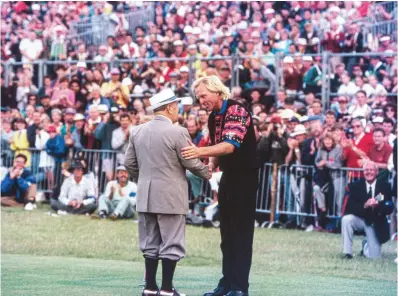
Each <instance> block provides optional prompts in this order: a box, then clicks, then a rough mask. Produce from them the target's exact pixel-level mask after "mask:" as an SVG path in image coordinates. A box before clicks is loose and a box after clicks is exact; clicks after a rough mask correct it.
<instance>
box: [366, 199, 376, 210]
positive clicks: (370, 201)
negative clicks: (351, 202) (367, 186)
mask: <svg viewBox="0 0 398 296" xmlns="http://www.w3.org/2000/svg"><path fill="white" fill-rule="evenodd" d="M378 204H379V202H378V200H377V199H376V198H374V197H372V198H369V199H368V200H367V201H366V203H365V205H364V208H365V209H367V208H374V207H375V206H377V205H378Z"/></svg>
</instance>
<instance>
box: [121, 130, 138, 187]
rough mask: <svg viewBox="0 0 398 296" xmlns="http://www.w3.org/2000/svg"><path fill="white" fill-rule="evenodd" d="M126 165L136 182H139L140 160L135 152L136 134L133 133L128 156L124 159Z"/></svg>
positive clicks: (127, 152) (127, 151)
mask: <svg viewBox="0 0 398 296" xmlns="http://www.w3.org/2000/svg"><path fill="white" fill-rule="evenodd" d="M124 165H125V167H126V169H127V171H128V172H129V175H130V177H131V178H132V180H133V181H134V182H137V180H138V176H139V169H138V161H137V155H136V153H135V147H134V136H133V135H131V137H130V141H129V145H128V147H127V150H126V158H125V161H124Z"/></svg>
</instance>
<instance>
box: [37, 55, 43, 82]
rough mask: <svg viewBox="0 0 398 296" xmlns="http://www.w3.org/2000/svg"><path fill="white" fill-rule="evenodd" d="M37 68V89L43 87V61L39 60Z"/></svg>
mask: <svg viewBox="0 0 398 296" xmlns="http://www.w3.org/2000/svg"><path fill="white" fill-rule="evenodd" d="M37 66H38V67H39V80H38V82H39V83H38V85H39V87H42V86H43V60H39V64H38V65H37Z"/></svg>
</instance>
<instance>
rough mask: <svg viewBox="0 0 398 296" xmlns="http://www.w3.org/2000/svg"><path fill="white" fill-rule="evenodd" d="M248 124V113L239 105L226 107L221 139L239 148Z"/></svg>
mask: <svg viewBox="0 0 398 296" xmlns="http://www.w3.org/2000/svg"><path fill="white" fill-rule="evenodd" d="M249 125H250V115H249V113H248V112H247V111H246V110H245V109H244V108H243V107H241V106H239V105H233V106H231V107H229V108H228V110H227V114H226V115H225V124H224V130H223V132H222V135H221V139H222V141H224V142H228V143H230V144H232V145H234V146H235V147H237V148H239V147H240V145H241V144H242V142H243V139H244V138H245V135H246V133H247V129H248V127H249Z"/></svg>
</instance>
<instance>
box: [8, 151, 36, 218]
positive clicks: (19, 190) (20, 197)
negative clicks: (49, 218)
mask: <svg viewBox="0 0 398 296" xmlns="http://www.w3.org/2000/svg"><path fill="white" fill-rule="evenodd" d="M26 162H27V158H26V156H25V155H23V154H18V155H17V156H16V157H15V160H14V165H13V166H12V167H11V169H10V171H9V173H7V175H6V176H5V178H4V179H3V181H2V182H1V205H2V206H24V205H25V210H32V209H33V208H35V205H34V202H35V199H36V190H37V187H36V179H35V177H34V176H33V174H32V172H30V171H29V170H26V169H25V165H26Z"/></svg>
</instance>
